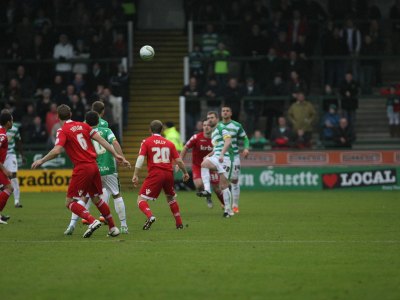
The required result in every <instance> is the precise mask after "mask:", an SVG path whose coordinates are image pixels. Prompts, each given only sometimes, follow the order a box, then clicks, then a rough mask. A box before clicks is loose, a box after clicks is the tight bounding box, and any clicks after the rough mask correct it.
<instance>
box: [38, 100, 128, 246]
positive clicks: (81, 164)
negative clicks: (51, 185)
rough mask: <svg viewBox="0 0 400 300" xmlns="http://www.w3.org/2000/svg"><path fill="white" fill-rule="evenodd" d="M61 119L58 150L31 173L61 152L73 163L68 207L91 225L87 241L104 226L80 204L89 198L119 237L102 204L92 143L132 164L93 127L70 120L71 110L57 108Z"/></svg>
mask: <svg viewBox="0 0 400 300" xmlns="http://www.w3.org/2000/svg"><path fill="white" fill-rule="evenodd" d="M57 113H58V118H59V119H60V123H61V128H60V129H59V130H58V131H57V139H56V142H55V146H54V148H53V149H52V150H50V152H49V153H47V154H46V155H45V156H44V157H43V158H41V159H39V160H36V161H34V162H33V164H32V169H35V168H37V167H40V166H41V165H42V164H43V163H45V162H46V161H48V160H51V159H53V158H55V157H57V156H58V155H59V154H60V153H61V151H62V148H65V151H66V153H67V155H68V156H69V158H70V159H71V161H72V163H73V165H74V169H73V172H72V177H71V181H70V183H69V186H68V192H67V198H66V206H67V207H68V208H69V209H70V210H71V211H72V212H73V213H74V214H76V215H78V216H79V217H81V218H82V219H86V220H88V221H89V224H90V225H89V227H88V229H87V230H86V232H85V233H84V234H83V237H84V238H88V237H90V236H91V235H92V233H93V232H94V231H95V230H96V229H98V228H99V227H100V226H101V222H100V221H98V220H96V219H95V218H94V217H93V216H92V215H91V214H90V213H89V212H88V211H87V210H86V208H85V207H84V206H82V205H81V204H79V203H78V202H77V200H79V199H80V198H82V197H83V196H86V195H88V196H89V197H90V198H92V202H93V203H94V204H95V205H96V207H97V208H98V210H99V211H100V213H101V214H102V215H103V216H104V217H105V218H106V220H107V222H108V226H109V232H108V235H109V236H112V237H114V236H117V235H119V229H118V228H117V227H115V225H114V220H113V218H112V215H111V212H110V208H109V206H108V204H107V203H106V202H105V201H103V200H101V199H100V197H99V195H101V194H102V185H101V177H100V172H99V168H98V166H97V163H96V151H95V149H94V147H93V144H92V142H91V139H94V140H95V141H97V142H98V143H99V144H100V145H102V146H103V147H104V148H105V149H106V150H107V151H109V152H111V153H112V154H113V156H114V157H115V159H116V160H117V161H118V162H119V163H123V164H124V165H128V164H129V163H128V162H127V161H126V160H125V158H123V157H122V156H121V155H119V154H117V152H115V150H114V148H113V147H111V146H110V144H109V143H108V142H107V141H106V140H104V139H103V138H102V137H101V136H100V135H99V134H98V133H97V132H96V131H95V130H94V129H92V127H90V126H89V125H88V124H86V123H82V122H75V121H72V120H71V115H72V114H71V109H70V108H69V106H67V105H60V106H59V107H57Z"/></svg>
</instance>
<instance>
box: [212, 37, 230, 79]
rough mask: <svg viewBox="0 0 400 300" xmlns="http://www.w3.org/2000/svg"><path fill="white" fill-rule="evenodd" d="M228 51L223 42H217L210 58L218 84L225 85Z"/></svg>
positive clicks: (227, 69)
mask: <svg viewBox="0 0 400 300" xmlns="http://www.w3.org/2000/svg"><path fill="white" fill-rule="evenodd" d="M230 55H231V54H230V52H229V51H228V50H226V49H225V44H224V43H218V49H216V50H214V51H213V52H212V58H214V59H215V62H214V76H215V77H216V78H217V81H218V83H219V84H220V85H225V84H226V82H227V79H228V74H229V65H228V60H227V59H228V58H229V56H230Z"/></svg>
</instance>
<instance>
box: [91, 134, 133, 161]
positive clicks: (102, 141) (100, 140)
mask: <svg viewBox="0 0 400 300" xmlns="http://www.w3.org/2000/svg"><path fill="white" fill-rule="evenodd" d="M92 139H94V140H95V141H96V142H98V143H99V144H100V145H102V146H103V147H104V148H105V149H106V150H107V151H108V152H110V153H111V154H112V155H113V156H114V157H115V159H116V160H117V162H119V163H121V164H123V165H124V166H130V163H129V162H128V161H127V160H126V159H125V158H124V157H123V156H121V155H119V154H118V153H117V152H116V151H115V149H114V147H112V146H111V145H110V144H109V143H108V142H107V141H106V140H105V139H103V138H102V137H101V136H100V134H98V133H97V132H96V133H95V134H93V135H92Z"/></svg>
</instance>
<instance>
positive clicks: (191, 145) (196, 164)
mask: <svg viewBox="0 0 400 300" xmlns="http://www.w3.org/2000/svg"><path fill="white" fill-rule="evenodd" d="M211 132H212V128H211V126H210V124H209V122H208V120H207V119H205V120H203V132H200V133H197V134H194V135H193V136H192V137H191V138H190V139H189V141H187V143H186V144H185V146H184V147H183V149H182V151H181V158H182V160H183V159H185V156H186V153H187V151H188V150H189V149H192V173H193V183H194V185H195V187H196V189H197V191H199V192H200V191H203V190H204V186H203V181H202V180H201V163H202V162H203V159H204V157H205V156H207V155H208V154H209V153H210V152H211V151H212V150H213V145H212V143H211ZM210 176H211V181H210V182H211V184H212V186H213V190H214V192H215V193H216V194H217V197H218V199H219V200H220V202H221V204H222V205H223V204H224V200H223V198H222V194H221V190H220V188H219V176H218V173H217V172H215V171H210ZM206 199H207V205H208V207H209V208H212V207H213V203H212V200H211V195H210V196H207V197H206Z"/></svg>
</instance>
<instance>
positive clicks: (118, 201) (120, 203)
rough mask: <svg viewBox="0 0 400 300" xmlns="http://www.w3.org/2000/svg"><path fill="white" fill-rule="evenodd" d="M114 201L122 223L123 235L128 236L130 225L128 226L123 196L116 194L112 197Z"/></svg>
mask: <svg viewBox="0 0 400 300" xmlns="http://www.w3.org/2000/svg"><path fill="white" fill-rule="evenodd" d="M112 197H113V199H114V208H115V211H116V212H117V214H118V218H119V221H120V222H121V233H124V234H128V233H129V231H128V225H127V224H126V210H125V202H124V199H123V198H122V196H121V194H119V193H118V194H116V195H113V196H112Z"/></svg>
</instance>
